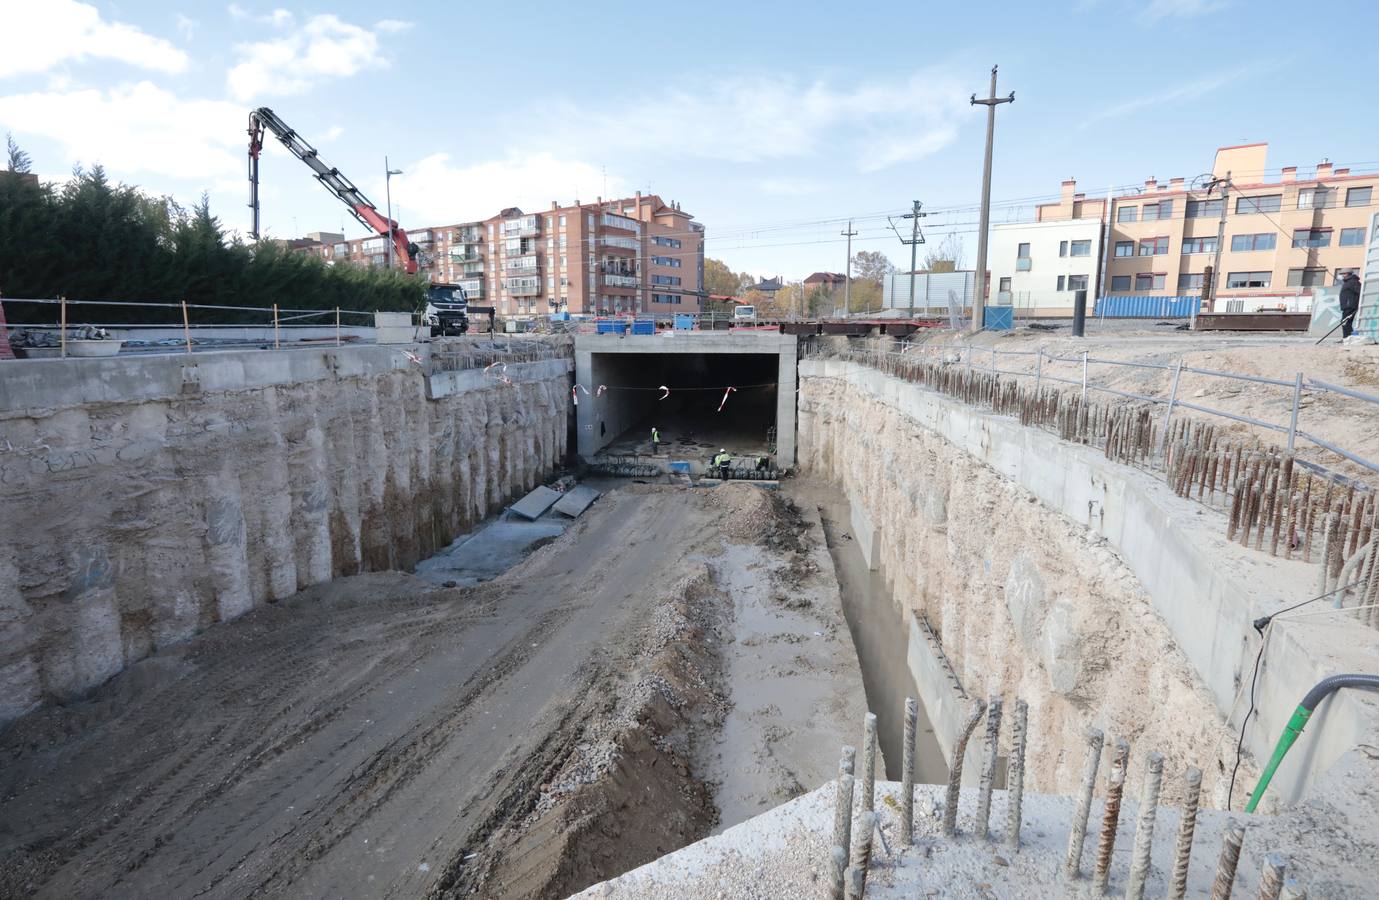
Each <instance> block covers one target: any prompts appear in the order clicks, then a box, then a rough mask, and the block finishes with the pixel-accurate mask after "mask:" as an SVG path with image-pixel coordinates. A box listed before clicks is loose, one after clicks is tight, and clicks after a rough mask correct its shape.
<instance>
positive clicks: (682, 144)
mask: <svg viewBox="0 0 1379 900" xmlns="http://www.w3.org/2000/svg"><path fill="white" fill-rule="evenodd" d="M967 88H968V85H966V84H965V83H960V82H958V81H957V80H956V79H955V78H953V77H952V76H951V75H948V74H947V73H943V72H935V71H924V72H917V73H915V74H914V75H912V76H911V77H909V78H906V79H896V80H888V81H871V82H865V81H864V82H859V83H855V84H851V85H841V86H840V85H835V84H831V83H828V82H825V81H816V82H812V83H803V82H800V81H797V80H794V79H791V78H787V77H781V76H774V75H756V76H741V77H739V76H733V77H724V78H719V79H718V80H717V81H715V82H713V83H711V84H710V85H708V86H707V87H705V88H701V89H698V90H694V91H690V90H669V91H658V92H656V93H647V94H644V95H640V96H633V97H623V98H613V99H611V100H606V101H604V102H603V103H601V104H600V105H599V106H598V107H597V108H592V109H586V108H581V107H580V106H578V105H576V104H571V103H566V104H563V105H561V106H558V107H556V108H554V109H548V110H543V111H538V113H537V114H536V118H537V119H538V120H540V121H546V122H550V123H552V126H553V128H554V130H555V131H556V133H557V135H558V138H559V140H558V143H560V145H561V146H565V147H569V148H574V150H575V151H576V153H577V155H581V156H586V157H589V156H594V155H595V154H599V153H606V152H607V151H608V150H609V149H610V148H614V149H621V150H630V151H634V152H644V153H647V154H655V155H657V156H658V157H660V158H686V157H693V158H701V159H717V160H724V161H729V162H760V161H764V160H773V159H784V158H791V157H809V156H817V155H820V154H822V153H825V152H836V151H837V150H839V149H841V150H842V151H843V152H844V153H845V154H846V155H847V156H849V157H851V158H852V159H853V161H854V165H855V166H856V167H857V168H859V169H861V170H862V171H874V170H877V169H882V168H886V167H888V166H892V165H895V164H897V163H902V162H912V161H914V160H916V159H920V158H922V157H924V156H927V155H929V154H931V153H934V152H935V151H937V150H939V149H941V148H942V147H943V146H945V145H946V144H948V143H949V142H951V141H952V140H953V139H954V137H955V136H956V134H957V127H958V123H960V122H961V121H964V120H965V119H969V118H971V117H970V116H969V114H968V113H969V110H968V108H967V107H968V103H967V98H968V94H970V93H971V92H970V91H969V90H968V89H967ZM524 120H525V121H531V120H532V119H531V117H530V115H528V116H526V117H524ZM548 139H549V135H548V134H547V133H546V132H543V138H542V140H543V142H544V141H548Z"/></svg>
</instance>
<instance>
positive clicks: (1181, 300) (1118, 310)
mask: <svg viewBox="0 0 1379 900" xmlns="http://www.w3.org/2000/svg"><path fill="white" fill-rule="evenodd" d="M1201 302H1202V298H1201V297H1198V296H1195V295H1194V296H1191V297H1154V296H1150V295H1147V294H1110V295H1108V296H1105V297H1102V298H1100V299H1099V300H1097V303H1096V315H1097V316H1100V317H1102V318H1107V319H1186V318H1188V317H1190V316H1191V315H1192V310H1193V307H1194V306H1195V305H1197V304H1199V303H1201Z"/></svg>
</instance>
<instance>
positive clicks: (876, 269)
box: [852, 250, 895, 284]
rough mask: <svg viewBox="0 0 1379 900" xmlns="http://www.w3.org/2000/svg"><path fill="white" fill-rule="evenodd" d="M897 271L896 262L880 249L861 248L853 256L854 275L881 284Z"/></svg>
mask: <svg viewBox="0 0 1379 900" xmlns="http://www.w3.org/2000/svg"><path fill="white" fill-rule="evenodd" d="M894 273H895V264H894V263H892V262H891V261H890V259H888V258H887V257H886V254H884V253H882V252H881V251H880V250H859V251H858V252H857V253H856V254H855V255H854V256H853V257H852V277H853V278H856V279H859V280H862V281H875V282H876V283H877V284H880V283H882V282H884V281H885V280H886V277H887V276H889V275H892V274H894Z"/></svg>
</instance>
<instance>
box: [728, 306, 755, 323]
mask: <svg viewBox="0 0 1379 900" xmlns="http://www.w3.org/2000/svg"><path fill="white" fill-rule="evenodd" d="M756 320H757V308H756V307H755V306H747V305H743V306H739V307H737V308H736V309H734V310H733V322H734V323H739V322H755V321H756Z"/></svg>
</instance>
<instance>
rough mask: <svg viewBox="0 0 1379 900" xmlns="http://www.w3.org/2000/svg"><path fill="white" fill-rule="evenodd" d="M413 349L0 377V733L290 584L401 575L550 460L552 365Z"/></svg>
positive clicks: (113, 364) (38, 370)
mask: <svg viewBox="0 0 1379 900" xmlns="http://www.w3.org/2000/svg"><path fill="white" fill-rule="evenodd" d="M426 350H427V348H426V346H425V345H415V346H409V347H342V348H334V347H331V348H328V349H320V350H294V351H291V352H281V353H272V352H265V351H246V352H229V353H205V354H196V355H194V356H152V357H116V358H113V359H88V360H40V361H16V362H5V363H0V485H3V498H4V499H3V514H0V723H3V722H6V721H8V720H10V719H12V718H14V717H15V716H17V715H19V714H21V713H23V712H24V711H26V710H29V709H32V708H34V707H35V706H37V705H39V704H41V703H43V702H46V701H54V700H57V701H60V700H66V699H70V698H72V697H75V696H78V695H80V694H81V693H82V692H84V691H86V690H88V689H89V688H91V687H94V686H96V685H98V684H100V683H101V682H102V681H104V680H105V679H107V678H109V677H110V676H111V675H113V674H115V673H116V672H118V671H119V670H120V669H122V668H124V667H125V666H126V665H129V664H130V663H132V662H134V661H136V660H138V659H140V658H142V657H144V656H147V655H148V654H150V653H152V652H154V651H155V650H157V649H158V648H159V647H162V646H165V645H166V644H168V643H171V642H174V641H178V640H181V639H183V638H186V637H188V636H189V635H191V634H194V633H195V632H197V631H199V630H201V629H203V628H206V627H207V626H209V625H211V624H213V623H215V622H219V621H224V620H226V619H231V618H234V617H236V616H238V615H241V614H243V613H244V612H246V611H247V610H249V609H251V608H253V607H254V606H256V605H259V604H262V603H265V602H270V601H273V600H278V599H281V598H284V597H287V596H289V595H291V594H292V593H294V592H296V591H297V590H299V589H300V588H303V587H306V586H307V585H310V584H313V583H316V582H320V581H324V580H327V579H330V578H332V577H336V576H340V575H346V574H353V573H356V572H360V571H367V570H378V569H388V568H398V569H406V568H410V567H411V566H413V565H414V564H415V563H416V562H417V561H418V560H420V559H422V558H424V557H426V556H428V555H430V554H431V553H433V552H434V551H435V550H437V549H438V548H440V547H443V546H445V545H446V544H447V543H449V542H450V541H451V540H452V539H453V538H454V537H455V536H456V535H458V534H460V533H462V532H463V531H464V530H466V529H467V528H468V527H469V526H470V525H471V524H473V523H474V522H476V521H477V520H479V519H482V518H483V517H484V516H486V515H488V514H489V513H490V512H492V511H494V510H495V509H497V508H499V507H500V506H501V504H503V503H504V502H506V501H507V500H508V499H509V498H510V497H512V496H513V495H514V494H517V493H520V492H522V491H525V490H528V489H529V488H530V487H532V486H534V485H535V484H536V483H537V482H538V481H539V479H541V478H542V477H543V476H544V475H545V474H546V473H548V472H549V471H550V470H551V469H552V467H553V466H554V465H555V464H556V463H557V462H558V461H559V460H560V459H561V458H562V457H563V455H564V453H565V450H566V438H567V422H568V413H569V400H568V395H569V389H570V377H569V368H570V364H569V362H568V361H564V360H559V361H552V362H539V363H527V364H520V365H512V366H509V367H508V369H507V373H506V374H507V377H508V378H509V379H511V380H512V382H513V383H512V384H511V385H507V384H503V383H502V382H501V381H499V380H497V379H494V378H487V379H486V378H485V377H484V376H483V373H482V372H480V371H465V372H455V373H443V374H439V375H437V376H436V377H434V378H432V379H430V380H429V381H430V383H429V384H428V378H427V376H426V374H425V372H424V368H423V366H419V365H417V364H416V363H414V362H412V361H411V360H410V359H409V358H408V357H407V356H406V355H405V354H404V352H403V351H408V352H411V353H413V354H416V355H418V356H420V357H421V358H422V359H423V363H425V361H426V360H425V356H426Z"/></svg>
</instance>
